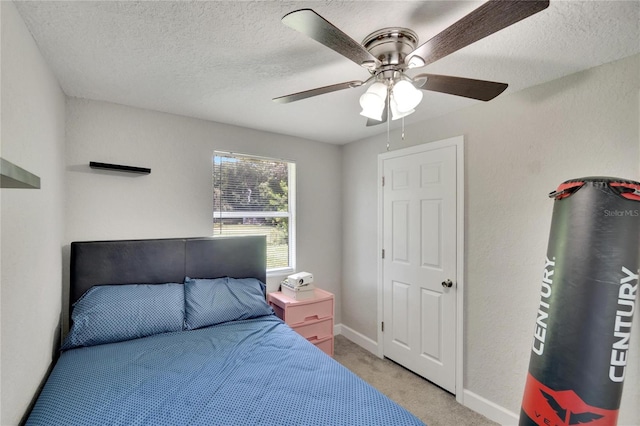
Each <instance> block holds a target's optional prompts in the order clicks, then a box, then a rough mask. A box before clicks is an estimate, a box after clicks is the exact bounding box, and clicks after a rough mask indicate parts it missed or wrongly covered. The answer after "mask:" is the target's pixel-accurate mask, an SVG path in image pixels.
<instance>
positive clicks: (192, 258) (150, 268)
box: [69, 236, 267, 310]
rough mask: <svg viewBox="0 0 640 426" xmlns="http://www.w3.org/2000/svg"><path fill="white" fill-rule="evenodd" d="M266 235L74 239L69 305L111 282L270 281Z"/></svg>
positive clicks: (70, 306) (72, 244) (70, 307)
mask: <svg viewBox="0 0 640 426" xmlns="http://www.w3.org/2000/svg"><path fill="white" fill-rule="evenodd" d="M266 258H267V248H266V239H265V237H264V236H246V237H233V238H225V237H216V238H171V239H155V240H120V241H82V242H73V243H71V271H70V286H69V298H70V300H69V302H70V303H69V310H71V309H72V306H73V304H74V303H75V302H76V301H77V300H78V299H79V298H80V296H82V295H83V294H84V293H85V292H86V291H87V290H89V289H90V288H91V287H93V286H95V285H105V284H163V283H182V282H184V278H185V277H186V276H188V277H191V278H219V277H227V276H228V277H233V278H250V277H251V278H258V279H259V280H260V281H262V282H263V283H266V269H267V266H266V265H267V261H266Z"/></svg>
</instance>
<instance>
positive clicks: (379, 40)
mask: <svg viewBox="0 0 640 426" xmlns="http://www.w3.org/2000/svg"><path fill="white" fill-rule="evenodd" d="M362 45H363V46H364V48H365V49H367V50H368V51H369V53H371V54H372V55H373V56H375V57H376V58H377V59H378V60H379V61H380V62H381V63H382V67H385V65H393V66H394V68H396V69H405V68H406V64H405V63H404V59H405V58H406V56H407V55H408V54H409V53H411V52H413V51H414V50H415V48H416V46H417V45H418V35H417V34H416V33H415V32H413V31H411V30H410V29H408V28H402V27H390V28H382V29H380V30H377V31H374V32H372V33H371V34H369V35H368V36H367V37H365V39H364V40H363V41H362Z"/></svg>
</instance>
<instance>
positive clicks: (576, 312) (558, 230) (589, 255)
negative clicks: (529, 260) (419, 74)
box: [520, 177, 640, 426]
mask: <svg viewBox="0 0 640 426" xmlns="http://www.w3.org/2000/svg"><path fill="white" fill-rule="evenodd" d="M549 196H550V197H551V198H554V200H555V201H554V205H553V216H552V220H551V232H550V235H549V245H548V248H547V256H546V259H545V262H544V270H543V274H542V289H541V292H540V304H539V306H538V312H537V315H536V322H535V327H534V333H533V344H532V347H531V359H530V363H529V374H528V375H527V381H526V385H525V391H524V397H523V400H522V409H521V411H520V426H525V425H540V426H543V425H578V424H580V425H582V424H584V425H589V426H604V425H607V426H610V425H615V424H616V423H617V419H618V409H619V407H620V398H621V397H622V386H623V382H624V376H625V369H626V365H627V360H628V359H629V348H630V345H629V338H630V334H631V322H632V319H633V313H634V310H635V307H636V300H637V296H638V293H639V291H638V266H639V265H638V264H639V257H638V245H639V244H640V183H638V182H634V181H629V180H624V179H617V178H608V177H588V178H582V179H573V180H570V181H567V182H564V183H562V184H561V185H560V186H559V187H558V189H557V190H556V191H554V192H552V193H551V194H549ZM636 355H637V354H636Z"/></svg>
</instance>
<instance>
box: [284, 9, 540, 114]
mask: <svg viewBox="0 0 640 426" xmlns="http://www.w3.org/2000/svg"><path fill="white" fill-rule="evenodd" d="M548 6H549V0H489V1H487V2H485V3H483V4H482V5H481V6H480V7H478V8H477V9H475V10H473V11H472V12H471V13H469V14H468V15H466V16H464V17H463V18H462V19H460V20H458V21H457V22H455V23H454V24H453V25H451V26H449V27H448V28H446V29H445V30H443V31H442V32H440V33H439V34H437V35H436V36H434V37H432V38H431V39H429V40H427V41H426V42H425V43H423V44H421V45H418V35H417V34H416V33H415V32H413V31H412V30H410V29H408V28H403V27H390V28H383V29H380V30H377V31H374V32H372V33H371V34H369V35H368V36H367V37H365V39H364V40H363V41H362V43H358V42H356V41H355V40H353V39H352V38H351V37H349V36H348V35H347V34H346V33H344V32H343V31H342V30H340V29H339V28H337V27H336V26H335V25H333V24H332V23H330V22H329V21H327V20H326V19H324V18H323V17H322V16H320V15H319V14H317V13H316V12H315V11H313V10H311V9H300V10H296V11H293V12H290V13H288V14H287V15H285V16H284V17H283V18H282V22H283V23H284V24H285V25H287V26H289V27H290V28H292V29H294V30H296V31H299V32H301V33H303V34H305V35H307V36H309V37H311V38H312V39H314V40H315V41H317V42H319V43H321V44H323V45H325V46H326V47H328V48H330V49H332V50H334V51H335V52H337V53H339V54H341V55H342V56H344V57H345V58H347V59H349V60H351V61H353V62H355V63H356V64H358V65H359V66H361V67H363V68H365V69H366V70H367V71H369V73H370V74H371V76H370V77H369V78H368V79H366V80H364V81H350V82H346V83H339V84H334V85H331V86H325V87H319V88H316V89H311V90H306V91H303V92H298V93H292V94H290V95H286V96H280V97H278V98H274V99H273V101H274V102H278V103H289V102H294V101H299V100H302V99H306V98H310V97H313V96H318V95H322V94H325V93H330V92H334V91H337V90H343V89H350V88H355V87H360V86H364V85H367V84H369V83H371V85H370V86H369V88H368V89H367V91H366V92H365V93H364V94H362V95H361V96H360V106H361V107H362V111H361V112H360V114H361V115H363V116H365V117H367V118H369V119H370V121H368V122H367V126H370V125H374V124H379V123H383V122H385V121H387V119H388V117H387V116H388V115H389V112H390V113H391V116H392V119H394V120H396V119H398V118H402V117H406V116H407V115H409V114H411V113H413V112H414V111H415V108H416V107H417V106H418V105H419V104H420V102H421V101H422V95H423V93H422V90H427V91H434V92H440V93H446V94H451V95H456V96H462V97H466V98H470V99H477V100H481V101H485V102H486V101H489V100H491V99H493V98H495V97H496V96H498V95H499V94H500V93H502V92H503V91H504V90H505V89H506V88H507V84H506V83H498V82H493V81H485V80H475V79H469V78H464V77H453V76H444V75H435V74H419V75H416V76H413V77H411V76H409V75H407V74H406V73H405V71H407V70H411V69H414V68H419V67H423V66H426V65H429V64H431V63H433V62H435V61H437V60H438V59H441V58H443V57H445V56H447V55H449V54H451V53H454V52H456V51H458V50H460V49H462V48H463V47H466V46H468V45H470V44H472V43H474V42H476V41H478V40H480V39H482V38H484V37H486V36H489V35H491V34H493V33H495V32H498V31H500V30H502V29H504V28H506V27H508V26H510V25H512V24H515V23H516V22H519V21H521V20H523V19H525V18H528V17H530V16H532V15H534V14H536V13H538V12H540V11H542V10H544V9H546V8H547V7H548ZM385 111H387V114H385ZM371 120H374V121H371Z"/></svg>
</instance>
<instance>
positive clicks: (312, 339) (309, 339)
mask: <svg viewBox="0 0 640 426" xmlns="http://www.w3.org/2000/svg"><path fill="white" fill-rule="evenodd" d="M307 340H308V341H310V342H313V341H314V340H320V339H318V336H311V337H307Z"/></svg>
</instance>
